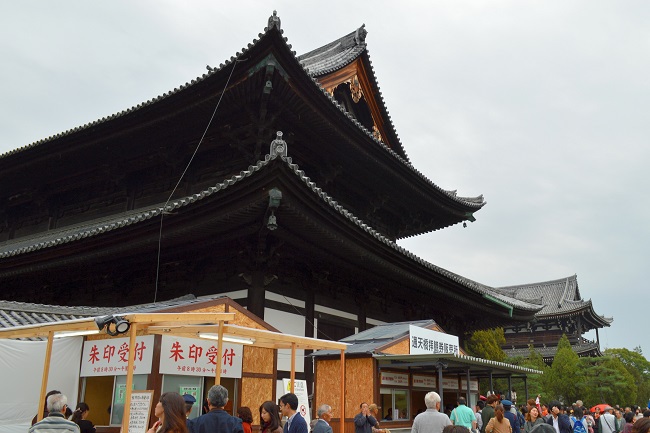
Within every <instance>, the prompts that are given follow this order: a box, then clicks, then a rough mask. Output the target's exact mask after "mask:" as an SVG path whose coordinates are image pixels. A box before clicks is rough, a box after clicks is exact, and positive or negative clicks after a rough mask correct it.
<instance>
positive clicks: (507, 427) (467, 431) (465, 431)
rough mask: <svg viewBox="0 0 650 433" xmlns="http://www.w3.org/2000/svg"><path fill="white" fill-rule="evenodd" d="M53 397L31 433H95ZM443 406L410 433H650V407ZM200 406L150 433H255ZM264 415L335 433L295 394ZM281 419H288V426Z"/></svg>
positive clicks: (219, 410)
mask: <svg viewBox="0 0 650 433" xmlns="http://www.w3.org/2000/svg"><path fill="white" fill-rule="evenodd" d="M46 397H47V398H46V405H45V407H44V408H43V409H44V411H43V415H44V417H43V419H42V420H41V421H39V422H36V417H35V418H34V420H33V421H32V427H31V428H30V429H29V433H95V427H94V426H93V424H92V422H91V421H90V420H88V419H87V417H88V414H89V412H90V407H88V405H87V404H86V403H83V402H81V403H79V404H77V407H76V409H75V410H74V411H71V410H70V409H69V408H68V406H67V403H68V401H67V398H66V396H65V395H63V394H62V393H61V392H60V391H50V392H49V393H48V394H47V396H46ZM440 401H441V399H440V395H439V394H438V393H436V392H429V393H427V394H426V396H425V398H424V403H425V405H426V408H427V409H426V410H425V411H423V412H420V413H418V415H416V417H415V418H414V420H413V426H412V428H411V433H650V408H648V409H646V410H644V409H642V408H636V407H634V408H633V407H626V408H620V407H618V406H615V407H612V406H607V405H597V406H594V407H593V408H592V410H588V409H587V408H586V407H585V406H584V405H583V403H582V401H580V400H578V401H576V402H575V403H574V404H572V405H570V406H564V405H562V404H561V403H560V402H558V401H551V402H550V403H548V404H540V401H539V396H538V398H537V399H536V400H535V399H530V400H528V401H527V402H526V404H525V405H521V406H520V407H517V406H516V405H515V404H514V403H513V402H511V401H510V400H507V399H503V400H502V399H500V397H499V396H498V395H495V394H492V395H489V396H488V397H487V398H486V399H485V400H483V399H481V400H479V401H478V402H477V404H476V406H475V407H474V409H472V408H470V407H468V406H467V402H466V400H465V398H464V397H459V398H458V399H457V406H456V407H455V408H453V409H451V410H450V411H449V413H445V412H442V411H440ZM195 402H196V399H195V398H194V397H193V396H191V395H187V394H186V395H183V396H182V395H180V394H179V393H177V392H165V393H163V394H162V395H161V396H160V400H159V401H158V402H157V404H156V406H155V408H154V415H155V417H156V421H155V422H154V423H153V424H152V426H151V428H150V429H149V430H148V431H147V433H252V430H253V426H252V424H253V414H252V412H251V410H250V408H248V407H239V408H238V409H237V416H232V415H230V414H229V413H228V412H227V411H226V410H224V407H225V406H226V404H227V403H228V390H227V389H226V388H225V387H223V386H221V385H215V386H213V387H211V388H210V390H209V391H208V396H207V398H206V406H207V407H205V410H204V411H205V412H206V413H204V414H203V415H201V416H199V417H196V418H192V419H190V414H191V412H192V408H193V405H194V403H195ZM259 415H260V417H259V419H260V426H259V431H260V433H310V432H311V433H333V431H332V427H331V426H330V425H329V422H330V420H331V419H332V408H331V406H329V405H327V404H322V405H321V406H319V407H318V409H317V418H316V419H314V420H313V421H312V423H311V425H310V426H308V425H307V422H306V421H305V419H304V418H303V417H302V416H301V415H300V414H299V413H298V397H297V396H296V395H295V394H293V393H287V394H285V395H283V396H282V397H280V400H279V405H278V404H276V403H274V402H272V401H265V402H263V403H262V404H261V405H260V407H259ZM282 417H286V422H285V423H284V424H282V422H281V419H282ZM379 419H380V416H379V408H378V407H377V405H376V404H370V405H369V404H367V403H362V404H361V405H360V411H359V413H358V414H357V415H356V416H355V417H354V428H355V433H390V432H389V430H388V429H386V428H382V427H380V425H379V421H378V420H379ZM382 422H383V421H382Z"/></svg>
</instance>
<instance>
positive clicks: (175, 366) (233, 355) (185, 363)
mask: <svg viewBox="0 0 650 433" xmlns="http://www.w3.org/2000/svg"><path fill="white" fill-rule="evenodd" d="M222 351H223V353H222V355H221V362H220V363H219V364H220V365H221V377H234V378H240V377H241V371H242V358H243V357H244V346H243V345H241V344H232V343H223V348H222ZM216 365H217V340H207V339H204V338H184V337H170V336H168V335H163V337H162V344H161V346H160V373H161V374H178V375H181V376H214V375H215V368H216Z"/></svg>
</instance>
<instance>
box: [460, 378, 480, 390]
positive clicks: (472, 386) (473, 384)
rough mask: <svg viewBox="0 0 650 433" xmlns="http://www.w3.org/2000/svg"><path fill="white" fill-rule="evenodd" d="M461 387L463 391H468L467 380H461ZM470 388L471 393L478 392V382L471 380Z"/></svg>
mask: <svg viewBox="0 0 650 433" xmlns="http://www.w3.org/2000/svg"><path fill="white" fill-rule="evenodd" d="M460 386H461V389H462V390H467V379H461V380H460ZM469 386H470V388H469V390H470V391H478V380H470V381H469Z"/></svg>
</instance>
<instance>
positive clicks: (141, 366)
mask: <svg viewBox="0 0 650 433" xmlns="http://www.w3.org/2000/svg"><path fill="white" fill-rule="evenodd" d="M133 356H134V358H135V364H134V365H133V373H134V374H149V373H151V361H152V359H153V335H146V336H144V337H136V339H135V348H134V350H133ZM128 357H129V339H128V338H108V339H105V340H87V341H85V342H84V348H83V353H82V355H81V373H80V376H81V377H88V376H122V375H126V374H127V367H128V362H129V360H128Z"/></svg>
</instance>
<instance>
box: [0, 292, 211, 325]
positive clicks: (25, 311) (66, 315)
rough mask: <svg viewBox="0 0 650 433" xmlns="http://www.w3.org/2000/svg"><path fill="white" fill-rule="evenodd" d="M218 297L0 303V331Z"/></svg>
mask: <svg viewBox="0 0 650 433" xmlns="http://www.w3.org/2000/svg"><path fill="white" fill-rule="evenodd" d="M220 297H221V296H219V295H209V296H200V297H198V298H197V297H196V296H194V295H185V296H182V297H179V298H175V299H170V300H168V301H161V302H156V303H153V302H152V303H148V304H140V305H133V306H130V307H89V306H76V307H74V306H73V307H67V306H60V305H43V304H31V303H28V302H14V301H0V328H13V327H14V326H23V325H37V324H39V323H52V322H60V321H62V320H72V319H83V318H88V317H97V316H105V315H109V314H126V313H146V312H154V311H161V310H165V309H168V308H173V307H181V306H186V305H191V304H195V303H199V302H205V301H208V300H212V299H217V298H220Z"/></svg>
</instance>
